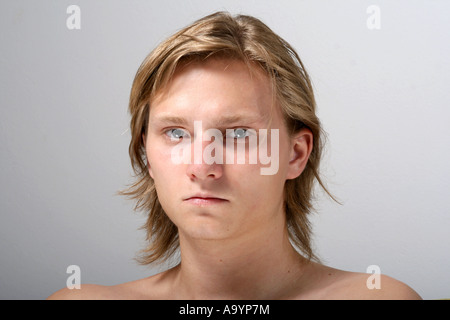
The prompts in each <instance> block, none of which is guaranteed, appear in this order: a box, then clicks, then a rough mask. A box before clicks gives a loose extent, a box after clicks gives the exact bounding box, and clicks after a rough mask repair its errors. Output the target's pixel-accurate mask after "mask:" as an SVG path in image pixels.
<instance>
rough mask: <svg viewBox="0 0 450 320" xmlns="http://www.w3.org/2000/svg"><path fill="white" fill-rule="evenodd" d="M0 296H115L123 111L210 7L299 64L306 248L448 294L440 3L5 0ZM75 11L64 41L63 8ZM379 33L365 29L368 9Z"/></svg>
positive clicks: (136, 218) (0, 29)
mask: <svg viewBox="0 0 450 320" xmlns="http://www.w3.org/2000/svg"><path fill="white" fill-rule="evenodd" d="M0 3H1V4H0V45H1V53H0V88H1V95H0V133H1V135H0V137H1V138H0V139H1V140H0V178H1V180H0V298H1V299H44V298H46V297H47V296H49V295H50V294H51V293H53V292H54V291H56V290H58V289H60V288H63V287H64V286H65V285H66V279H67V277H68V276H69V275H68V274H67V273H66V268H67V267H68V266H69V265H72V264H75V265H78V266H80V268H81V281H82V283H97V284H104V285H112V284H117V283H122V282H125V281H131V280H134V279H139V278H142V277H146V276H149V275H152V274H154V273H156V272H159V271H160V269H158V268H155V267H153V268H149V267H142V266H138V265H137V264H136V263H135V261H134V260H133V258H134V257H135V253H136V252H137V251H138V250H139V249H140V248H142V245H143V243H144V242H143V241H144V233H143V232H142V231H139V230H138V227H139V226H140V225H141V224H142V223H143V222H144V221H145V217H144V216H143V215H142V214H140V213H135V212H133V210H132V206H133V204H132V203H131V202H129V201H127V200H126V199H124V198H122V197H119V196H115V192H116V191H118V190H120V189H122V188H124V187H125V186H126V185H127V184H128V183H130V182H131V181H132V176H131V174H132V171H131V167H130V164H129V158H128V150H127V148H128V142H129V132H128V131H127V128H128V121H129V116H128V114H127V103H128V97H129V91H130V88H131V83H132V80H133V77H134V74H135V72H136V70H137V68H138V66H139V64H140V63H141V61H142V60H143V59H144V57H145V56H146V55H147V54H148V53H149V52H150V50H151V49H152V48H154V47H155V46H156V45H157V43H159V42H160V41H161V40H163V39H164V38H165V37H167V36H169V35H170V34H172V33H173V32H175V31H176V30H178V29H179V28H181V27H183V26H185V25H187V24H188V23H191V22H192V21H194V20H196V19H198V18H200V17H202V16H204V15H206V14H209V13H212V12H214V11H217V10H228V11H230V12H231V13H233V14H236V13H246V14H251V15H254V16H256V17H258V18H260V19H262V20H263V21H264V22H266V23H267V24H268V25H269V26H270V27H271V28H272V29H273V30H274V31H275V32H277V33H278V34H280V35H281V36H282V37H283V38H285V39H286V40H287V41H288V42H290V43H291V44H292V45H293V46H294V47H295V48H296V49H297V50H298V52H299V54H300V56H301V58H302V60H303V62H304V63H305V65H306V67H307V69H308V70H309V72H310V75H311V77H312V79H313V83H314V86H315V89H316V95H317V100H318V107H319V117H320V118H321V120H322V122H323V125H324V128H325V130H326V131H327V132H328V148H327V150H326V153H325V156H324V163H323V173H324V175H325V177H326V181H327V182H328V186H329V188H330V190H331V191H332V192H333V193H334V194H335V195H336V196H337V197H338V198H339V199H341V200H342V201H343V203H344V205H343V206H339V205H337V204H335V203H333V202H332V201H330V200H327V198H326V197H325V196H324V195H323V194H319V195H320V197H319V200H318V203H319V204H318V213H317V215H314V216H313V222H314V230H315V238H314V240H315V247H316V249H317V252H318V254H319V256H320V257H321V258H322V259H323V261H324V262H325V263H326V264H328V265H330V266H333V267H336V268H342V269H346V270H351V271H358V272H366V269H367V267H368V266H369V265H373V264H375V265H378V266H379V267H380V268H381V272H382V273H384V274H388V275H390V276H392V277H394V278H397V279H399V280H401V281H403V282H406V283H407V284H409V285H410V286H411V287H413V288H414V289H415V290H416V291H418V292H419V294H421V295H422V297H424V298H425V299H438V298H450V289H449V288H448V287H449V284H450V281H449V275H448V272H449V270H450V268H449V267H450V258H449V252H450V235H449V232H448V230H449V224H450V223H449V217H448V214H449V207H450V205H449V204H450V197H449V178H450V168H449V158H450V150H449V149H450V148H449V145H450V129H449V125H448V122H449V120H450V111H449V102H450V101H449V100H450V99H449V98H450V97H449V90H448V87H449V80H450V72H449V71H450V63H449V56H450V52H449V51H450V50H449V49H450V41H449V12H450V11H449V9H450V2H448V1H444V0H442V1H437V0H434V1H431V0H429V1H418V0H416V1H381V0H380V1H363V0H353V1H323V0H322V1H318V0H314V1H313V0H308V1H293V0H291V1H283V0H277V1H219V0H217V1H194V0H192V1H167V0H165V1H143V0H141V1H137V0H133V1H118V0H116V1H112V0H109V1H106V0H104V1H99V0H95V1H93V0H89V1H63V0H58V1H31V0H29V1H24V0H21V1H17V0H15V1H3V0H2V1H1V2H0ZM71 4H76V5H78V6H79V7H80V8H81V29H80V30H69V29H68V28H67V27H66V19H67V18H68V17H69V15H68V14H67V13H66V9H67V7H68V6H69V5H71ZM372 4H375V5H378V6H379V8H380V10H381V29H379V30H369V29H368V28H367V26H366V21H367V19H368V18H369V14H368V13H367V12H366V9H367V7H368V6H369V5H372Z"/></svg>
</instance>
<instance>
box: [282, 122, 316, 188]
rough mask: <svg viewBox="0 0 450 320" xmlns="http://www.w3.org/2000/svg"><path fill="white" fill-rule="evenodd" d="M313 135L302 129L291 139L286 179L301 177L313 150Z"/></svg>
mask: <svg viewBox="0 0 450 320" xmlns="http://www.w3.org/2000/svg"><path fill="white" fill-rule="evenodd" d="M313 139H314V138H313V134H312V132H311V130H309V129H308V128H303V129H301V130H300V131H299V132H297V133H295V134H294V135H293V136H292V137H291V144H290V154H289V156H290V158H289V159H290V160H289V167H288V172H287V176H286V179H295V178H297V177H298V176H300V175H301V173H302V172H303V170H304V169H305V167H306V164H307V163H308V159H309V155H310V154H311V151H312V148H313Z"/></svg>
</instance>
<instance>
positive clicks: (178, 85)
mask: <svg viewBox="0 0 450 320" xmlns="http://www.w3.org/2000/svg"><path fill="white" fill-rule="evenodd" d="M272 101H273V99H272V92H271V87H270V83H269V80H268V78H267V77H266V76H265V75H264V74H263V73H262V72H261V71H259V70H258V69H257V68H254V69H253V72H252V73H251V74H250V73H249V70H248V69H247V68H246V66H245V65H244V64H243V63H241V62H239V61H234V60H224V59H209V60H207V61H206V62H202V63H199V62H193V63H190V64H188V65H185V66H182V67H179V68H178V69H177V72H176V73H175V75H174V77H173V79H172V81H171V82H170V83H169V85H168V87H167V88H165V90H164V92H162V93H161V94H160V95H159V96H157V97H156V99H155V100H154V101H152V107H151V110H150V114H149V130H148V133H147V136H144V137H143V139H144V141H145V145H146V151H147V158H148V164H149V165H148V169H149V172H150V175H151V176H152V178H153V179H154V181H155V185H156V190H157V193H158V197H159V199H160V202H161V204H162V206H163V208H164V210H165V212H166V213H167V215H168V216H169V218H170V219H171V220H172V221H173V222H174V223H175V225H177V227H178V230H179V238H180V252H181V263H180V264H179V265H177V266H176V267H174V268H172V269H169V270H167V271H165V272H162V273H159V274H157V275H154V276H151V277H148V278H145V279H141V280H137V281H132V282H128V283H124V284H120V285H116V286H98V285H82V288H81V289H80V290H69V289H62V290H60V291H58V292H56V293H55V294H53V295H52V296H50V297H49V299H420V296H419V295H418V294H417V293H416V292H415V291H414V290H412V289H411V288H410V287H408V286H407V285H405V284H403V283H402V282H400V281H397V280H395V279H393V278H390V277H388V276H384V275H382V276H381V284H382V287H381V289H375V290H369V289H368V288H367V286H366V281H367V279H368V277H369V275H368V274H365V273H354V272H347V271H343V270H338V269H334V268H330V267H327V266H324V265H321V264H318V263H314V262H308V261H306V260H305V259H304V258H303V257H302V256H301V255H299V254H298V253H297V252H296V251H295V250H294V248H293V247H292V246H291V244H290V242H289V239H288V233H287V229H286V221H285V215H284V211H283V186H284V183H285V182H286V180H288V179H294V178H296V177H298V176H299V175H300V174H301V173H302V171H303V170H304V168H305V166H306V163H307V160H308V157H309V155H310V153H311V148H312V142H313V135H312V133H311V132H310V131H309V130H308V129H302V130H301V131H299V132H298V133H296V134H295V135H293V136H289V135H288V133H287V130H286V127H285V124H284V122H283V118H282V115H281V112H280V109H279V107H278V106H276V105H275V106H272ZM236 115H239V116H240V119H234V120H235V121H234V122H229V123H227V121H226V120H227V119H228V120H230V118H231V116H236ZM195 120H197V121H198V120H201V121H202V129H203V130H204V131H205V130H207V129H209V128H217V129H220V130H222V131H225V129H227V128H251V129H255V130H256V131H258V130H259V129H262V128H270V129H277V130H279V170H278V171H277V173H276V174H273V175H261V174H260V168H261V166H262V165H261V164H259V163H258V164H249V163H248V161H246V164H237V163H236V162H235V163H233V164H229V163H225V164H217V163H214V164H206V163H201V164H196V163H193V161H191V163H187V164H184V163H183V164H174V163H173V161H171V157H170V151H171V150H172V148H173V146H174V145H175V144H176V143H178V142H174V141H171V139H170V137H169V136H170V134H173V132H174V131H173V130H174V129H180V130H181V131H176V133H180V132H182V133H183V134H186V136H185V137H187V136H188V135H190V136H191V137H193V123H194V121H195ZM270 120H271V121H270ZM228 138H229V137H227V139H228ZM238 140H239V139H238ZM194 141H195V137H193V139H192V140H191V142H194ZM209 143H210V142H209V141H204V142H202V150H204V148H206V147H207V145H208V144H209ZM235 143H242V142H240V141H236V142H235ZM270 143H275V142H274V141H270ZM192 145H193V143H192ZM269 150H270V148H269ZM192 152H193V148H192ZM248 152H249V150H247V153H248ZM192 154H193V153H192ZM247 160H248V158H247ZM199 195H201V196H202V197H203V199H200V198H199V197H195V196H199Z"/></svg>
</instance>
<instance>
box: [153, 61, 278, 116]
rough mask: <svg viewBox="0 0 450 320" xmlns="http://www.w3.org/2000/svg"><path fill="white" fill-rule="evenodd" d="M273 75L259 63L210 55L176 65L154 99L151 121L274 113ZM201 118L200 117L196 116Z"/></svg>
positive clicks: (269, 114) (271, 114)
mask: <svg viewBox="0 0 450 320" xmlns="http://www.w3.org/2000/svg"><path fill="white" fill-rule="evenodd" d="M274 103H275V99H274V92H273V91H272V86H271V81H270V78H269V77H268V76H267V75H266V74H265V73H264V71H263V70H262V69H261V68H260V67H259V66H258V65H256V64H246V63H244V62H242V61H239V60H234V59H223V58H221V59H215V58H210V59H207V60H204V61H190V62H187V63H182V64H181V65H179V66H178V67H177V69H176V70H175V73H174V75H173V77H172V79H171V80H170V81H169V82H168V84H167V85H166V86H165V87H164V88H163V89H161V90H160V91H159V92H158V94H157V95H156V97H155V98H154V99H153V100H152V101H151V104H150V105H151V107H150V121H152V120H157V119H158V118H159V117H160V116H162V115H165V116H172V117H173V116H177V117H187V118H191V119H193V120H196V119H195V117H202V116H208V118H210V119H212V118H213V117H215V116H218V115H220V116H223V117H228V118H230V117H235V118H237V117H251V118H257V117H258V118H260V119H261V120H267V119H269V118H272V117H273V116H274V114H273V110H274V109H278V108H275V106H274ZM197 120H198V119H197Z"/></svg>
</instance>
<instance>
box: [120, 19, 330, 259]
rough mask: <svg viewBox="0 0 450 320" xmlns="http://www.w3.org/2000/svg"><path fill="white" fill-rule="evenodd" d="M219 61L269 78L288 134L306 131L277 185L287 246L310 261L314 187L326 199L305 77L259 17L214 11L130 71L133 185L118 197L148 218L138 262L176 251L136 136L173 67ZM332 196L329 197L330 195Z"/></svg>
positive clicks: (319, 141)
mask: <svg viewBox="0 0 450 320" xmlns="http://www.w3.org/2000/svg"><path fill="white" fill-rule="evenodd" d="M213 56H214V57H226V58H233V59H238V60H240V61H243V62H245V63H247V64H250V63H251V64H255V63H256V64H257V65H259V66H260V67H262V68H263V70H264V71H265V72H266V74H267V75H268V76H269V78H270V79H271V81H272V84H273V88H274V90H275V96H276V99H277V101H278V104H279V105H280V106H281V109H282V112H283V116H284V120H285V122H286V125H287V128H288V131H289V132H290V133H295V132H298V130H300V129H301V128H303V127H307V128H308V129H309V130H311V132H312V134H313V137H314V138H313V148H312V152H311V155H310V157H309V159H308V163H307V165H306V167H305V169H304V171H303V172H302V174H301V175H300V176H299V177H297V178H295V179H292V180H287V181H286V183H285V187H284V189H285V190H284V195H285V213H286V222H287V227H288V232H289V238H290V240H291V242H292V243H293V244H294V245H295V247H297V249H298V250H299V251H300V252H301V253H302V254H303V255H304V256H305V257H307V258H308V259H314V260H317V257H316V255H315V254H314V253H313V250H312V246H311V226H310V222H309V218H308V214H309V213H310V212H311V211H312V209H313V205H312V200H313V191H314V190H313V187H314V182H315V181H318V182H319V184H320V186H321V187H322V188H323V189H324V190H325V191H326V192H327V193H328V195H330V196H331V197H332V198H333V196H332V195H331V194H330V193H329V192H328V190H327V189H326V187H325V186H324V184H323V183H322V181H321V179H320V176H319V163H320V158H321V152H322V137H323V131H322V128H321V125H320V122H319V119H318V118H317V116H316V114H315V110H316V102H315V99H314V94H313V88H312V85H311V81H310V78H309V76H308V74H307V72H306V70H305V68H304V66H303V64H302V62H301V60H300V58H299V56H298V54H297V53H296V52H295V50H294V49H293V48H292V47H291V46H290V45H289V44H288V43H287V42H286V41H284V40H283V39H282V38H280V37H279V36H278V35H276V34H275V33H274V32H273V31H272V30H271V29H269V28H268V27H267V26H266V25H265V24H264V23H263V22H261V21H260V20H258V19H256V18H254V17H251V16H246V15H237V16H231V15H230V14H229V13H226V12H217V13H214V14H211V15H208V16H206V17H204V18H202V19H200V20H197V21H196V22H194V23H193V24H191V25H190V26H187V27H186V28H184V29H182V30H180V31H179V32H177V33H175V34H174V35H173V36H171V37H169V38H168V39H167V40H165V41H164V42H162V43H161V44H160V45H159V46H158V47H157V48H155V49H154V50H153V51H152V52H151V53H150V54H149V55H148V56H147V57H146V58H145V60H144V61H143V62H142V64H141V66H140V67H139V69H138V70H137V73H136V76H135V79H134V82H133V86H132V89H131V94H130V103H129V112H130V114H131V125H130V126H131V142H130V146H129V154H130V158H131V164H132V167H133V170H134V172H135V175H136V178H137V180H136V182H135V183H134V184H132V185H131V186H130V187H129V188H128V189H127V190H124V191H121V192H120V194H122V195H127V196H129V197H130V198H131V199H134V200H135V201H136V205H135V208H134V209H135V210H142V211H144V212H146V213H148V218H147V222H146V223H145V225H144V226H143V228H144V229H145V230H146V232H147V241H148V243H149V245H148V247H147V248H146V249H144V250H143V251H142V255H141V257H140V259H139V260H140V262H141V263H142V264H150V263H153V262H156V261H164V260H166V259H167V258H169V257H170V256H172V254H173V253H174V252H175V251H176V250H177V248H178V247H179V239H178V230H177V227H176V226H175V225H174V224H173V223H172V221H171V220H170V219H169V218H168V217H167V215H166V214H165V212H164V210H163V208H162V206H161V204H160V202H159V200H158V196H157V193H156V189H155V184H154V181H153V179H152V178H151V177H150V174H149V172H148V167H147V164H146V152H145V146H144V141H143V139H142V136H143V135H145V134H146V130H147V126H148V116H149V110H150V107H151V101H152V99H153V98H154V97H155V95H156V94H157V93H158V92H159V91H160V90H163V89H164V86H165V85H166V84H167V83H168V81H170V79H171V77H172V76H173V74H174V72H175V69H176V67H177V66H178V65H179V64H180V63H181V62H182V61H186V60H189V59H200V60H201V59H207V58H209V57H213ZM333 199H334V198H333Z"/></svg>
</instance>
